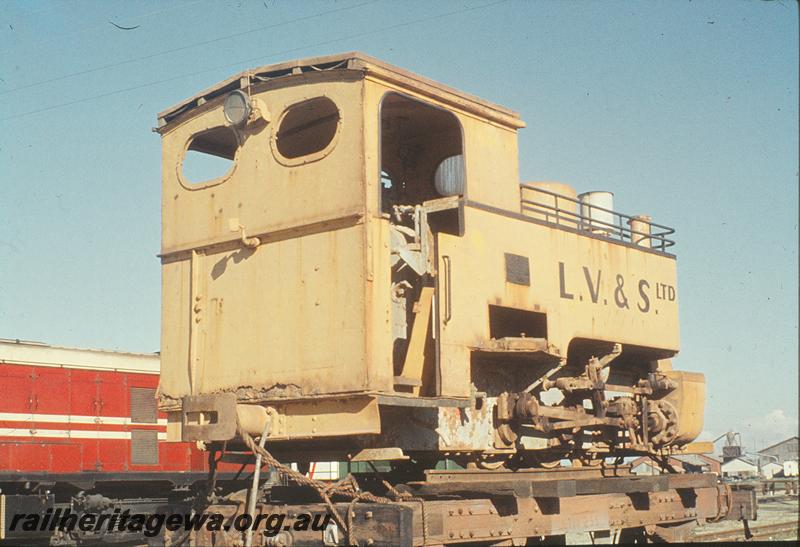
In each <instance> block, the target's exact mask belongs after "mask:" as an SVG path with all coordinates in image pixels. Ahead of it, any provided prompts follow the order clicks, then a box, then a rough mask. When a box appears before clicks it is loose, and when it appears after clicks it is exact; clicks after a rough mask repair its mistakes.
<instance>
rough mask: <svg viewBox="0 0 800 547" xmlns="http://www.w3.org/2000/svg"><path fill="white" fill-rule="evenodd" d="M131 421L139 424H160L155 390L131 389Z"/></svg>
mask: <svg viewBox="0 0 800 547" xmlns="http://www.w3.org/2000/svg"><path fill="white" fill-rule="evenodd" d="M131 421H132V422H133V423H138V424H154V423H158V409H157V408H156V390H155V389H153V388H149V387H132V388H131Z"/></svg>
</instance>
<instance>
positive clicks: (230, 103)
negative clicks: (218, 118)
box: [222, 89, 252, 125]
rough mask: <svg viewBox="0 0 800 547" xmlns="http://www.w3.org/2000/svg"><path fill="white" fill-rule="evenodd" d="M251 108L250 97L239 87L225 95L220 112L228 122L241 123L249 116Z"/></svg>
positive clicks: (232, 123)
mask: <svg viewBox="0 0 800 547" xmlns="http://www.w3.org/2000/svg"><path fill="white" fill-rule="evenodd" d="M251 108H252V107H251V106H250V97H248V96H247V94H246V93H245V92H244V91H242V90H241V89H237V90H236V91H233V92H231V93H230V94H229V95H228V96H227V97H225V104H224V105H223V107H222V112H223V114H224V115H225V120H226V121H227V122H228V123H229V124H231V125H243V124H244V123H245V122H247V118H249V117H250V110H251Z"/></svg>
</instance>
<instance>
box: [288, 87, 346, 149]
mask: <svg viewBox="0 0 800 547" xmlns="http://www.w3.org/2000/svg"><path fill="white" fill-rule="evenodd" d="M338 127H339V109H338V108H336V105H335V104H334V102H333V101H331V100H330V99H327V98H325V97H317V98H316V99H311V100H308V101H304V102H302V103H299V104H296V105H294V106H290V107H289V109H288V110H287V111H286V113H285V114H284V115H283V118H282V119H281V123H280V127H279V128H278V134H277V136H276V143H275V144H276V145H277V148H278V152H279V153H280V155H281V156H283V157H284V158H287V159H295V158H302V157H303V156H308V155H311V154H314V153H317V152H321V151H322V150H325V148H326V147H327V146H328V145H329V144H330V143H331V141H333V138H334V137H335V136H336V131H337V129H338Z"/></svg>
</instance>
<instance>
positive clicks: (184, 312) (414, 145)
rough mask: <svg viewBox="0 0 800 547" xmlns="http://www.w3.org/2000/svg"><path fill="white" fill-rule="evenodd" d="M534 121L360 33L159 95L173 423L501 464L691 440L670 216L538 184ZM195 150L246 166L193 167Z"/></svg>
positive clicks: (210, 438)
mask: <svg viewBox="0 0 800 547" xmlns="http://www.w3.org/2000/svg"><path fill="white" fill-rule="evenodd" d="M522 127H524V123H523V122H522V121H521V120H520V118H519V116H518V115H517V114H516V113H515V112H513V111H511V110H508V109H506V108H504V107H501V106H498V105H494V104H492V103H488V102H486V101H483V100H481V99H478V98H476V97H473V96H470V95H467V94H465V93H462V92H460V91H457V90H455V89H452V88H449V87H446V86H443V85H441V84H438V83H436V82H433V81H430V80H427V79H425V78H422V77H419V76H416V75H414V74H411V73H409V72H407V71H404V70H402V69H399V68H396V67H392V66H390V65H387V64H385V63H382V62H380V61H377V60H375V59H372V58H369V57H366V56H364V55H362V54H358V53H350V54H343V55H336V56H330V57H323V58H316V59H308V60H304V61H296V62H291V63H284V64H279V65H272V66H268V67H262V68H258V69H254V70H251V71H247V72H244V73H242V74H239V75H237V76H235V77H233V78H231V79H229V80H227V81H225V82H222V83H221V84H219V85H217V86H215V87H212V88H210V89H208V90H206V91H204V92H202V93H200V94H198V95H196V96H195V97H192V98H191V99H189V100H187V101H185V102H183V103H181V104H179V105H177V106H175V107H173V108H172V109H169V110H167V111H165V112H163V113H161V114H160V115H159V125H158V128H157V131H158V132H159V133H160V134H161V136H162V143H163V170H162V176H163V204H162V217H163V229H162V251H161V261H162V265H163V267H162V271H163V276H162V280H163V306H162V376H161V382H160V388H159V401H160V407H161V409H162V410H163V411H164V412H166V413H167V415H168V420H169V422H168V427H167V432H168V438H169V440H172V441H180V440H184V441H187V440H192V441H195V440H197V441H205V442H208V443H215V442H223V441H231V440H233V439H235V438H236V436H237V428H239V429H242V430H245V431H249V432H250V433H251V434H253V435H261V434H262V432H264V431H266V432H267V440H268V442H269V446H270V450H271V451H272V452H273V453H274V454H276V455H279V456H280V457H281V458H287V459H289V460H291V461H307V460H309V459H320V458H321V457H329V458H330V459H334V458H336V459H350V460H354V461H358V460H381V459H382V460H393V459H407V458H408V457H409V456H412V457H414V458H415V459H418V460H426V459H436V458H440V457H442V456H449V457H451V458H454V459H457V460H459V459H460V460H461V461H463V462H465V463H476V464H478V465H484V466H486V465H488V466H494V465H512V466H535V465H547V464H550V463H554V462H557V461H558V460H561V459H563V458H571V459H573V460H583V461H597V460H598V459H599V458H603V457H606V456H609V455H617V456H621V455H626V454H667V453H674V452H680V451H686V450H691V447H690V446H689V444H688V443H690V442H691V441H692V440H693V439H694V438H695V437H696V436H697V435H698V434H699V432H700V430H701V427H702V412H703V405H704V397H705V393H704V389H705V387H704V379H703V377H702V375H701V374H696V373H687V372H679V371H673V370H672V368H671V365H670V361H669V359H670V358H671V357H673V356H674V355H675V354H676V353H677V352H678V349H679V328H678V310H677V289H676V286H677V284H676V265H675V256H674V255H672V254H671V253H670V252H669V251H670V247H671V246H672V245H673V243H674V242H673V241H672V240H671V239H669V238H670V237H671V234H672V230H671V229H669V228H667V227H665V226H661V225H658V224H655V223H653V222H652V221H651V220H650V219H649V217H645V216H636V217H629V216H626V215H622V214H620V213H617V212H615V211H613V209H612V208H611V207H608V206H603V205H601V204H600V202H598V201H596V200H594V199H595V198H596V197H597V194H596V193H589V194H586V195H582V196H581V197H578V196H576V194H575V192H574V191H573V190H572V189H571V188H569V187H567V186H566V185H559V184H554V183H520V180H519V176H518V157H517V130H519V129H521V128H522ZM196 155H200V156H201V157H204V159H205V160H206V161H222V162H227V164H228V168H227V170H226V171H224V172H223V173H222V174H220V176H213V177H210V178H209V177H200V178H199V180H198V177H197V176H196V175H195V173H192V172H189V171H187V164H188V160H189V159H190V156H196ZM310 447H313V449H314V452H313V456H312V455H311V453H310V452H309V448H310Z"/></svg>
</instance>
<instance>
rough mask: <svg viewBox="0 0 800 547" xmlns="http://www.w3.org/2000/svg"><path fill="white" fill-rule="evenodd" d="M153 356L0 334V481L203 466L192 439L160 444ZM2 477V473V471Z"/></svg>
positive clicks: (162, 433)
mask: <svg viewBox="0 0 800 547" xmlns="http://www.w3.org/2000/svg"><path fill="white" fill-rule="evenodd" d="M158 375H159V356H158V354H154V353H153V354H141V353H121V352H113V351H99V350H87V349H75V348H65V347H57V346H48V345H44V344H38V343H30V342H19V341H9V340H0V482H2V480H3V478H9V477H8V475H9V474H26V475H28V474H37V473H49V474H52V473H57V474H59V475H61V474H72V473H84V472H105V473H113V474H118V473H123V474H125V475H130V474H133V475H136V474H138V473H147V474H148V475H149V474H151V473H153V472H165V471H173V472H176V471H177V472H185V471H205V470H206V468H207V466H206V459H205V456H204V454H203V453H202V452H201V451H199V450H197V449H196V447H195V446H194V445H192V444H189V443H159V442H158V441H159V439H164V438H165V437H166V423H167V421H166V416H164V415H163V414H161V413H159V412H158V410H157V407H156V389H157V387H158ZM4 475H5V477H3V476H4Z"/></svg>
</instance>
